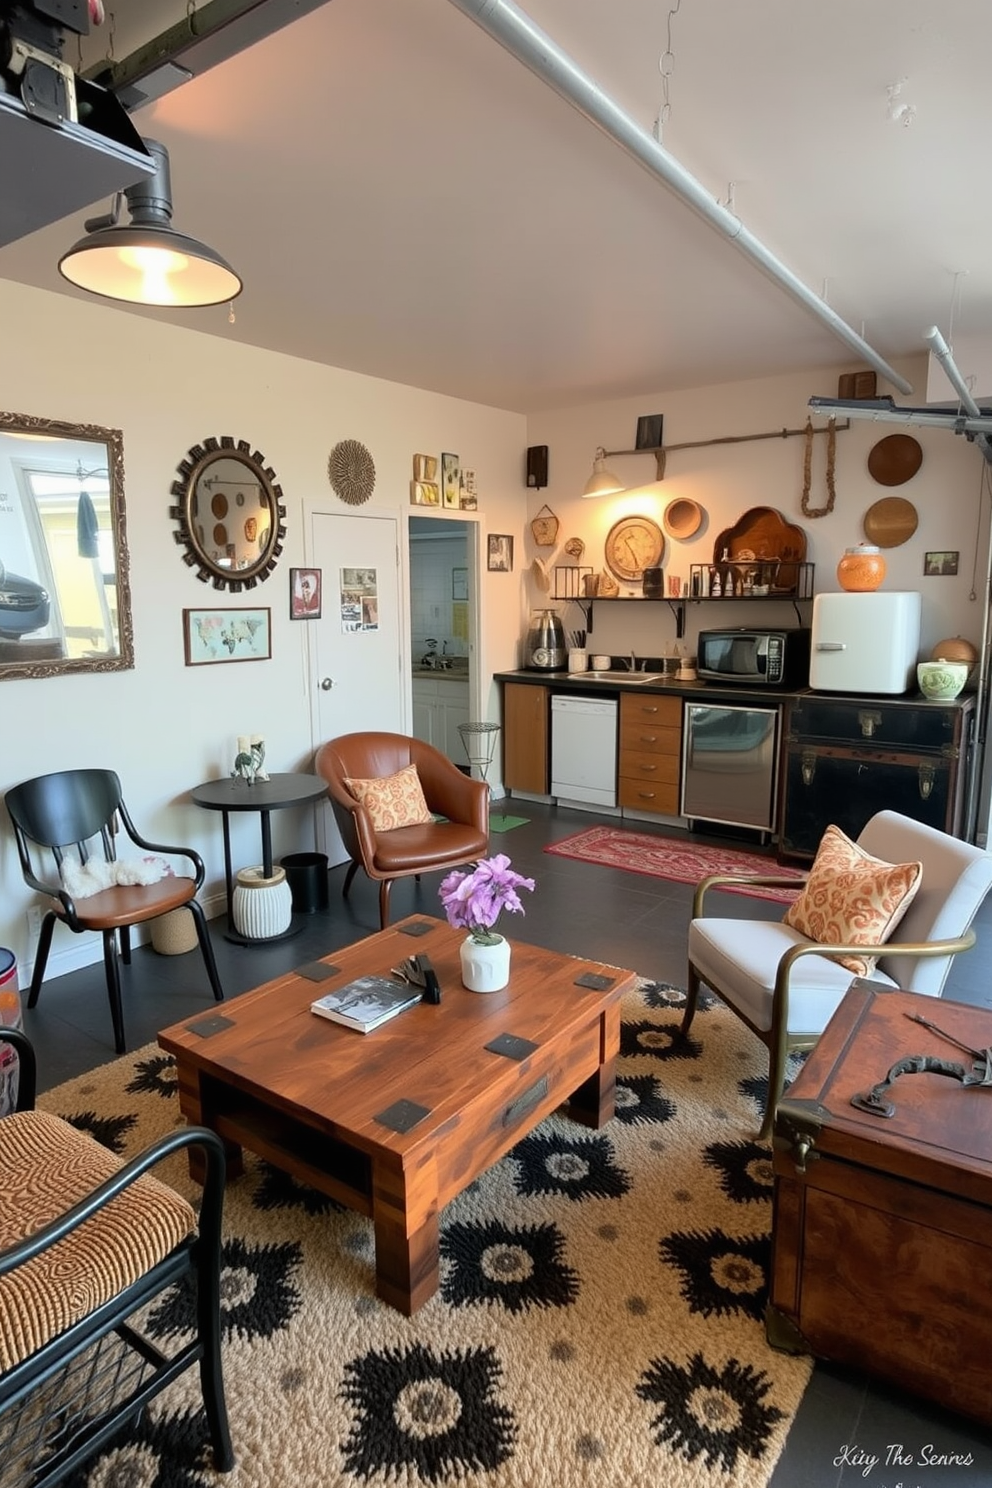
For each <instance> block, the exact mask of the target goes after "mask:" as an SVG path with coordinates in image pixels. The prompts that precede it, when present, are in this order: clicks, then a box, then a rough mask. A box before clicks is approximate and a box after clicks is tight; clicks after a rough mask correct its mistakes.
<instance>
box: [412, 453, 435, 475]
mask: <svg viewBox="0 0 992 1488" xmlns="http://www.w3.org/2000/svg"><path fill="white" fill-rule="evenodd" d="M413 478H414V480H418V481H433V480H437V455H414V457H413Z"/></svg>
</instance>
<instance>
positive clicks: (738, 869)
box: [544, 827, 805, 904]
mask: <svg viewBox="0 0 992 1488" xmlns="http://www.w3.org/2000/svg"><path fill="white" fill-rule="evenodd" d="M544 851H545V852H546V853H556V854H557V855H558V857H560V858H577V859H578V860H579V861H580V862H582V863H602V864H603V865H604V866H605V867H607V868H624V869H626V871H627V872H628V873H643V874H645V875H646V876H647V877H648V878H667V879H671V880H672V881H673V882H674V883H698V882H699V880H700V879H701V878H706V876H707V875H708V874H710V873H762V874H766V875H767V874H772V875H774V876H775V877H776V878H795V879H797V880H798V881H799V882H802V880H803V878H804V877H805V874H804V872H803V870H802V869H801V868H785V867H783V866H782V865H781V864H780V863H776V862H775V859H774V858H766V857H761V856H760V855H759V854H758V853H747V852H736V851H735V850H734V849H733V848H728V847H709V846H705V847H704V846H701V845H700V844H699V843H698V842H680V841H676V840H675V838H672V837H654V836H649V834H648V833H647V832H628V831H626V830H625V829H624V828H623V827H590V828H589V830H588V831H586V832H576V834H575V836H574V837H565V838H563V839H562V841H561V842H555V843H553V844H552V845H551V846H550V847H546V848H545V849H544ZM728 893H734V894H751V895H753V896H755V897H757V898H758V899H775V900H778V901H779V902H781V903H782V904H791V903H792V901H793V900H794V899H795V898H796V897H797V894H798V890H796V889H772V888H764V887H763V886H760V885H756V886H755V887H753V888H739V889H728Z"/></svg>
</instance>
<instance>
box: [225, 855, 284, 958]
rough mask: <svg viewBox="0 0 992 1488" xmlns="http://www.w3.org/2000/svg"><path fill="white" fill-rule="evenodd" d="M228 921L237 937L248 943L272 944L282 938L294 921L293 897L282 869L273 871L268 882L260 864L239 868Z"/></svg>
mask: <svg viewBox="0 0 992 1488" xmlns="http://www.w3.org/2000/svg"><path fill="white" fill-rule="evenodd" d="M231 918H232V919H233V921H234V928H235V930H236V931H237V932H238V934H239V935H244V936H245V937H246V938H247V939H249V940H271V939H272V938H273V936H276V935H282V934H284V933H285V931H287V930H288V929H289V927H290V925H291V924H292V921H293V895H292V890H291V889H290V887H289V883H288V881H287V879H286V870H285V868H278V867H277V868H273V870H272V877H271V878H266V877H265V869H264V868H263V867H262V866H261V864H259V866H258V867H256V868H242V869H241V871H240V873H239V874H238V876H237V878H236V880H235V885H234V894H233V896H232V903H231Z"/></svg>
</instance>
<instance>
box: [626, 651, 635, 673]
mask: <svg viewBox="0 0 992 1488" xmlns="http://www.w3.org/2000/svg"><path fill="white" fill-rule="evenodd" d="M627 670H628V671H629V672H636V671H637V657H636V656H635V655H634V651H633V648H631V652H630V660H629V661H628V662H627Z"/></svg>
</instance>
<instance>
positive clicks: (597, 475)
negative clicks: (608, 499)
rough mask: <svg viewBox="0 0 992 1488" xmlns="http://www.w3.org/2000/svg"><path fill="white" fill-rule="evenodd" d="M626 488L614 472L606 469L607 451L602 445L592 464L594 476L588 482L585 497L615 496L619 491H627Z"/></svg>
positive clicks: (584, 492) (584, 491)
mask: <svg viewBox="0 0 992 1488" xmlns="http://www.w3.org/2000/svg"><path fill="white" fill-rule="evenodd" d="M626 489H627V488H626V486H624V485H622V484H621V482H620V481H618V480H617V478H616V476H615V475H614V474H613V472H612V471H610V470H607V468H606V451H605V449H604V448H603V446H602V445H600V446H599V448H598V449H597V450H596V458H595V460H593V463H592V475H591V476H590V477H589V479H588V480H587V481H586V484H585V489H584V490H583V492H582V494H583V496H615V495H616V494H617V492H618V491H625V490H626Z"/></svg>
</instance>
